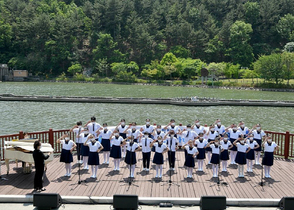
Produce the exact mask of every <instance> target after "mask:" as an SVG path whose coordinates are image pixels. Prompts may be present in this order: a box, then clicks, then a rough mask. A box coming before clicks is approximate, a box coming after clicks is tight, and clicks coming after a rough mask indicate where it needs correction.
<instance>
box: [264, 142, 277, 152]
mask: <svg viewBox="0 0 294 210" xmlns="http://www.w3.org/2000/svg"><path fill="white" fill-rule="evenodd" d="M277 146H278V145H277V144H276V143H275V142H272V143H271V145H269V144H268V143H267V142H265V143H264V151H265V152H274V151H275V148H276V147H277Z"/></svg>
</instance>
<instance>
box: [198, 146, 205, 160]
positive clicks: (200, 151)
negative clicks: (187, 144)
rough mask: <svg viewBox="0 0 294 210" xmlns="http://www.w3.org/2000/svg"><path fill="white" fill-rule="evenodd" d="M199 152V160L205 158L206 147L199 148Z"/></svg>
mask: <svg viewBox="0 0 294 210" xmlns="http://www.w3.org/2000/svg"><path fill="white" fill-rule="evenodd" d="M197 149H198V152H199V154H198V155H197V159H198V160H203V159H205V149H204V148H197Z"/></svg>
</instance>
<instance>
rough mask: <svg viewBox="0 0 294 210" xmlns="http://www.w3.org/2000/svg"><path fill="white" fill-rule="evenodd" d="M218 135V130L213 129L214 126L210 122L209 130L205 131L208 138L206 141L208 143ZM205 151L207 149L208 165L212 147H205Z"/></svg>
mask: <svg viewBox="0 0 294 210" xmlns="http://www.w3.org/2000/svg"><path fill="white" fill-rule="evenodd" d="M218 135H219V134H218V132H217V131H215V126H214V125H213V124H211V125H210V126H209V130H208V131H207V138H208V140H207V142H208V143H210V142H211V141H214V140H215V138H216V137H217V136H218ZM206 151H207V158H208V165H210V164H211V152H212V148H211V147H206Z"/></svg>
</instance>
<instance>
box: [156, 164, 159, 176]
mask: <svg viewBox="0 0 294 210" xmlns="http://www.w3.org/2000/svg"><path fill="white" fill-rule="evenodd" d="M155 168H156V176H158V170H159V165H156V166H155Z"/></svg>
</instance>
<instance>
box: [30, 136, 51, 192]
mask: <svg viewBox="0 0 294 210" xmlns="http://www.w3.org/2000/svg"><path fill="white" fill-rule="evenodd" d="M40 148H41V142H40V141H39V140H38V141H35V142H34V149H35V150H34V152H33V158H34V162H35V170H36V172H35V178H34V190H35V191H39V192H40V191H45V190H46V189H45V188H43V180H42V178H43V174H44V168H45V160H47V159H48V158H49V156H50V154H51V152H49V153H48V155H44V153H43V152H42V151H41V150H40Z"/></svg>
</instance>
